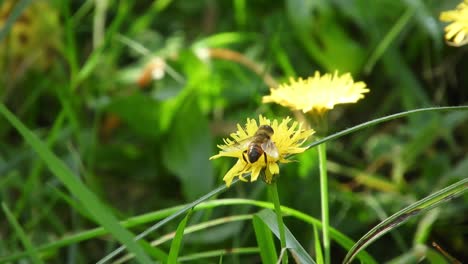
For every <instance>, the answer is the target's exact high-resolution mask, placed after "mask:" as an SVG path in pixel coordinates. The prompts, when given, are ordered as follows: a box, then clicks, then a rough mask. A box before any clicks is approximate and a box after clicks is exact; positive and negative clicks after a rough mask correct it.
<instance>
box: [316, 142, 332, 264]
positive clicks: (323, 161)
mask: <svg viewBox="0 0 468 264" xmlns="http://www.w3.org/2000/svg"><path fill="white" fill-rule="evenodd" d="M318 155H319V169H320V201H321V207H322V225H323V228H322V235H323V250H324V254H325V264H330V233H329V226H330V225H329V214H328V177H327V146H326V144H325V143H322V144H320V145H318Z"/></svg>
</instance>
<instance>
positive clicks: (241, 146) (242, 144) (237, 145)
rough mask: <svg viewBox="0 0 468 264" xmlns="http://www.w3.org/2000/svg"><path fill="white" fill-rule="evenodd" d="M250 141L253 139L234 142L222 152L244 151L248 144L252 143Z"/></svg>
mask: <svg viewBox="0 0 468 264" xmlns="http://www.w3.org/2000/svg"><path fill="white" fill-rule="evenodd" d="M252 139H253V137H248V138H245V139H243V140H241V141H234V142H233V143H232V144H231V145H228V146H226V148H224V149H223V152H231V151H236V150H245V149H247V147H248V146H249V144H250V142H252Z"/></svg>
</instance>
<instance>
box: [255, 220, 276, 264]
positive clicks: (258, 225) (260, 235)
mask: <svg viewBox="0 0 468 264" xmlns="http://www.w3.org/2000/svg"><path fill="white" fill-rule="evenodd" d="M252 223H253V227H254V231H255V237H256V238H257V244H258V246H259V248H260V257H261V258H262V263H276V262H277V261H278V255H277V254H276V249H275V244H274V242H273V237H272V235H271V231H270V229H269V228H268V227H267V226H266V225H265V224H264V223H263V221H262V220H261V219H260V218H259V217H258V216H257V215H254V216H253V219H252Z"/></svg>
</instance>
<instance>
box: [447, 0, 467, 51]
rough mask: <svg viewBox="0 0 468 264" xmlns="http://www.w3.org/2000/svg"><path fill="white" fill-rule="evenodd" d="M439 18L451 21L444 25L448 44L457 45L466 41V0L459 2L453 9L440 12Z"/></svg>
mask: <svg viewBox="0 0 468 264" xmlns="http://www.w3.org/2000/svg"><path fill="white" fill-rule="evenodd" d="M440 20H441V21H443V22H452V23H451V24H450V25H448V26H446V27H445V39H446V40H447V43H448V44H450V45H453V46H456V47H459V46H462V45H465V44H467V43H468V0H465V1H464V2H462V3H460V4H459V5H458V6H457V9H455V10H450V11H445V12H442V13H440Z"/></svg>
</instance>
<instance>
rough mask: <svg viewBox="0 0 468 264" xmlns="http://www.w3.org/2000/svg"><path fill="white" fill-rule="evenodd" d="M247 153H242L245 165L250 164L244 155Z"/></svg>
mask: <svg viewBox="0 0 468 264" xmlns="http://www.w3.org/2000/svg"><path fill="white" fill-rule="evenodd" d="M246 153H247V150H245V151H244V152H242V159H243V160H244V161H245V162H246V163H250V162H249V161H248V160H247V158H246V157H245V154H246Z"/></svg>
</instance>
